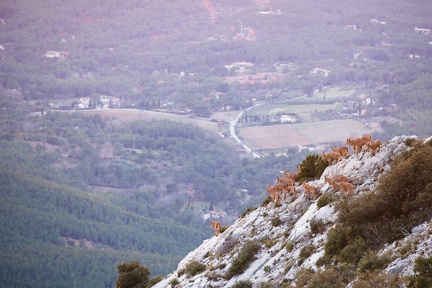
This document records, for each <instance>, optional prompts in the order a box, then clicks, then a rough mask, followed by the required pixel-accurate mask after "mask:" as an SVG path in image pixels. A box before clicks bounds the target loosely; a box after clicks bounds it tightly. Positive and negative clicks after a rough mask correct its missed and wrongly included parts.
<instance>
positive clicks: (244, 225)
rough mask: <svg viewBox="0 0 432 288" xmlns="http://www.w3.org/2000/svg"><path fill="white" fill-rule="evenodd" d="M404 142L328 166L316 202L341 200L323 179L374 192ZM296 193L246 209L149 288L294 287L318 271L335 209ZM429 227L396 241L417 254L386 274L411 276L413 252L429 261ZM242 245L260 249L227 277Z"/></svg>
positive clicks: (392, 142)
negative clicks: (342, 179) (193, 266)
mask: <svg viewBox="0 0 432 288" xmlns="http://www.w3.org/2000/svg"><path fill="white" fill-rule="evenodd" d="M408 139H417V138H416V137H415V136H401V137H395V138H393V139H392V140H390V141H388V142H386V143H383V144H382V147H381V149H380V150H379V151H378V152H377V153H376V155H375V156H372V155H371V152H361V153H359V154H358V155H356V154H353V155H351V157H349V158H348V159H343V160H342V161H340V162H339V163H336V164H334V165H332V166H329V167H327V168H326V170H325V171H324V173H323V175H322V176H321V178H320V179H319V180H315V181H310V182H308V183H309V184H311V185H314V186H315V187H317V190H318V191H319V193H320V195H321V196H320V197H322V195H325V194H333V195H335V197H336V198H340V197H345V196H344V195H342V194H343V192H336V191H334V189H333V188H332V187H330V186H329V184H328V183H326V182H325V181H324V177H325V176H327V177H333V176H337V175H345V176H347V177H348V178H349V179H350V181H351V182H352V183H353V184H354V185H355V190H354V196H353V197H356V196H357V195H361V194H364V193H369V192H370V191H373V190H374V188H375V187H376V185H377V180H378V179H379V178H380V176H381V175H382V174H383V173H386V172H389V171H390V170H391V164H392V162H393V161H394V160H395V158H396V157H397V156H398V155H399V154H400V153H402V152H404V151H407V150H408V149H410V147H408V146H407V145H406V143H407V140H408ZM265 185H267V183H263V186H265ZM296 189H297V191H298V192H300V193H298V197H297V198H294V197H291V198H290V197H288V198H287V199H284V200H281V201H280V205H279V207H275V204H274V203H269V204H267V205H265V206H261V207H257V208H256V209H251V210H252V211H250V212H249V213H247V214H246V215H244V217H243V218H239V219H238V220H237V221H236V222H235V223H234V224H233V225H231V226H230V227H229V228H228V229H226V230H225V231H224V232H223V233H221V234H220V235H219V236H214V237H212V238H210V239H208V240H205V241H204V242H203V243H202V245H200V246H199V247H198V248H196V249H195V250H194V251H192V252H190V253H189V254H188V255H187V256H186V257H185V258H184V259H183V260H182V261H181V262H180V263H179V265H178V268H177V270H176V271H174V272H172V273H171V274H169V275H168V276H166V277H165V278H164V279H163V280H162V281H161V282H160V283H158V284H156V285H155V286H154V287H157V288H160V287H164V288H165V287H171V283H177V287H231V286H232V285H233V284H234V283H236V282H237V281H240V280H249V281H251V282H252V283H253V285H254V287H260V286H259V285H260V284H263V283H269V282H270V283H277V285H276V286H274V287H280V286H279V285H280V283H291V284H292V285H294V280H295V277H296V273H297V272H298V271H299V270H300V269H301V268H311V269H314V270H315V269H317V265H316V263H317V260H318V259H320V258H321V257H322V256H323V255H324V247H325V243H326V241H327V233H328V231H329V230H330V228H331V227H332V226H333V225H334V223H335V221H336V219H337V212H336V211H335V209H334V205H332V204H331V203H330V204H328V205H325V206H322V205H320V206H322V207H320V208H319V207H318V206H317V202H318V200H317V199H315V200H310V199H308V198H307V197H306V196H305V195H304V194H303V193H302V192H303V188H302V187H301V185H298V186H297V187H296ZM341 193H342V194H341ZM318 199H319V198H318ZM336 201H337V200H336ZM312 223H321V224H323V225H322V227H321V229H319V230H318V232H317V231H316V229H311V224H312ZM431 225H432V224H431V223H430V222H428V223H424V224H422V225H420V226H418V227H416V228H415V229H413V231H412V234H410V235H407V237H406V239H404V240H402V241H399V242H403V241H412V239H413V238H415V239H417V245H416V247H417V248H416V249H417V250H416V252H415V253H413V254H412V255H410V256H409V257H405V258H404V259H402V258H401V257H399V258H397V259H396V260H394V261H393V262H392V263H390V265H388V266H387V268H386V269H385V272H387V273H401V274H404V275H410V274H412V273H413V265H414V259H415V258H416V253H417V257H418V255H420V253H421V255H423V256H425V257H427V256H430V254H431V248H430V247H432V245H431V244H432V243H431V242H432V238H431V235H430V233H428V231H429V230H430V227H431ZM209 229H211V228H210V227H209ZM313 231H314V232H313ZM247 241H254V242H255V243H259V247H260V248H259V251H258V252H257V253H255V260H253V261H252V262H251V263H250V264H249V265H248V266H247V268H246V269H245V270H244V272H242V273H241V274H238V275H235V276H233V277H231V278H229V277H226V275H227V273H228V271H229V269H230V267H231V266H232V265H233V261H234V259H236V257H237V256H238V255H239V253H240V251H241V248H242V247H243V246H244V244H245V243H246V242H247ZM402 246H403V245H402V244H401V243H399V244H396V243H393V244H391V245H388V246H387V247H385V248H384V249H383V250H382V251H381V252H382V253H384V252H385V251H397V250H398V249H399V248H400V247H402ZM305 247H313V249H310V253H304V252H303V253H302V251H304V250H305ZM398 247H399V248H398ZM305 254H306V255H305ZM192 262H194V263H200V265H201V267H205V269H203V271H201V270H200V271H197V272H196V275H194V276H192V275H190V274H189V273H188V264H190V263H192ZM189 269H190V268H189ZM193 274H195V273H193ZM228 278H229V279H228ZM266 287H268V286H266Z"/></svg>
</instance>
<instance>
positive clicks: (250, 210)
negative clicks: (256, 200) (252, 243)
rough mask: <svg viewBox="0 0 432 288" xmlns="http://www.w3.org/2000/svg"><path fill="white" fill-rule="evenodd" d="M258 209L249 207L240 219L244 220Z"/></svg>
mask: <svg viewBox="0 0 432 288" xmlns="http://www.w3.org/2000/svg"><path fill="white" fill-rule="evenodd" d="M257 208H258V207H249V208H248V209H246V211H244V212H243V213H242V214H241V215H240V217H239V218H244V217H246V215H248V214H249V213H251V212H253V211H255V210H256V209H257Z"/></svg>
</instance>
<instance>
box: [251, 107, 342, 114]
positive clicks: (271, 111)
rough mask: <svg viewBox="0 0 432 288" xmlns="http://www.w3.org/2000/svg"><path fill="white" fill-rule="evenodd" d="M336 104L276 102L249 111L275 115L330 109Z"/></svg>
mask: <svg viewBox="0 0 432 288" xmlns="http://www.w3.org/2000/svg"><path fill="white" fill-rule="evenodd" d="M336 108H337V104H324V105H321V104H302V105H292V104H286V105H276V104H268V105H267V104H264V105H261V106H258V107H257V108H255V109H254V110H253V111H251V112H249V115H250V116H254V115H259V116H265V115H270V116H271V115H275V114H277V113H282V112H285V113H296V114H307V113H312V112H315V111H326V110H331V109H336Z"/></svg>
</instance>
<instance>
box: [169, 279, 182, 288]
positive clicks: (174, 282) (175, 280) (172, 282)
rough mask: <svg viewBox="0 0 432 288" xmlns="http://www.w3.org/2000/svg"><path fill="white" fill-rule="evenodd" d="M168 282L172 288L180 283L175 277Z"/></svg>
mask: <svg viewBox="0 0 432 288" xmlns="http://www.w3.org/2000/svg"><path fill="white" fill-rule="evenodd" d="M169 284H170V285H171V288H174V287H175V286H176V285H178V284H180V281H179V280H178V279H177V278H174V279H172V280H171V281H170V283H169Z"/></svg>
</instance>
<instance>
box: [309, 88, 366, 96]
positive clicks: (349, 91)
mask: <svg viewBox="0 0 432 288" xmlns="http://www.w3.org/2000/svg"><path fill="white" fill-rule="evenodd" d="M356 93H358V87H340V86H336V87H330V88H324V89H323V90H322V91H321V92H315V93H314V95H313V98H318V99H323V98H324V95H325V98H326V99H332V98H341V97H350V96H352V95H354V94H356Z"/></svg>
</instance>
